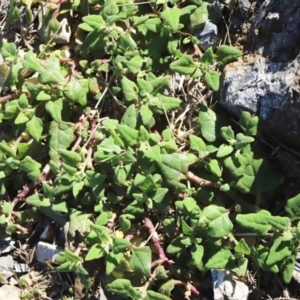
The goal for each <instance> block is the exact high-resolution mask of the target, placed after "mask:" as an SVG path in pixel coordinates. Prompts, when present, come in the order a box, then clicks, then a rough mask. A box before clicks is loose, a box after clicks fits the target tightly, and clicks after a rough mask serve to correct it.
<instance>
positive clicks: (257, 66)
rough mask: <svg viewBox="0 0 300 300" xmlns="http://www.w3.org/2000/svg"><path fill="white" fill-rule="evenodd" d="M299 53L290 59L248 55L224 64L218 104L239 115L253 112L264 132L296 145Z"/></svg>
mask: <svg viewBox="0 0 300 300" xmlns="http://www.w3.org/2000/svg"><path fill="white" fill-rule="evenodd" d="M299 78H300V55H299V56H298V57H297V58H296V59H295V60H294V61H292V62H291V63H280V62H279V63H276V62H270V61H267V60H266V59H265V58H264V57H263V56H259V55H256V56H250V57H248V58H247V61H245V60H239V61H238V62H235V63H232V64H230V65H228V66H226V67H225V69H224V76H223V84H222V89H221V92H220V102H219V103H220V104H221V105H222V106H224V107H225V108H226V109H228V110H229V111H230V112H232V113H233V114H235V115H236V116H239V115H240V113H241V112H242V111H249V112H250V113H251V114H253V115H257V116H259V117H260V119H261V120H262V121H263V122H264V129H265V132H267V133H270V134H272V135H274V137H275V138H276V139H278V140H280V141H281V142H283V143H284V144H286V145H289V146H291V147H293V148H295V149H298V150H299V149H300V144H299V137H300V90H299V89H298V87H297V81H298V80H299Z"/></svg>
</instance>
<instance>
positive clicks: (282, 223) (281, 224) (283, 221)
mask: <svg viewBox="0 0 300 300" xmlns="http://www.w3.org/2000/svg"><path fill="white" fill-rule="evenodd" d="M267 221H268V222H269V224H271V225H272V227H273V228H276V229H279V230H282V231H287V230H288V229H289V227H290V225H291V220H290V218H288V217H280V216H271V217H267Z"/></svg>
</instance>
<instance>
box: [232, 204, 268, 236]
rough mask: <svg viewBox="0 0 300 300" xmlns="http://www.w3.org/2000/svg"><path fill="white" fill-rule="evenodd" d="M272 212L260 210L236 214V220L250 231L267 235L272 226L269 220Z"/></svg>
mask: <svg viewBox="0 0 300 300" xmlns="http://www.w3.org/2000/svg"><path fill="white" fill-rule="evenodd" d="M269 216H271V214H270V213H269V212H268V211H266V210H260V211H259V212H257V213H251V214H245V215H243V214H238V215H237V216H236V222H237V223H238V224H239V225H240V226H241V227H243V228H245V229H247V230H248V231H250V232H255V233H257V234H258V235H265V234H266V233H267V232H268V231H269V230H270V229H271V226H270V225H269V222H268V220H267V217H269Z"/></svg>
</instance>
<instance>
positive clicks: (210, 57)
mask: <svg viewBox="0 0 300 300" xmlns="http://www.w3.org/2000/svg"><path fill="white" fill-rule="evenodd" d="M200 62H201V63H203V64H205V65H213V63H214V53H213V50H212V47H209V48H208V49H207V50H206V51H205V52H204V53H203V55H202V57H201V59H200Z"/></svg>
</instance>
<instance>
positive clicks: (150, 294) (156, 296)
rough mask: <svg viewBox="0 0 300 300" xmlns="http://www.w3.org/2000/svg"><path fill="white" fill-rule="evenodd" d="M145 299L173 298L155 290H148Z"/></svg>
mask: <svg viewBox="0 0 300 300" xmlns="http://www.w3.org/2000/svg"><path fill="white" fill-rule="evenodd" d="M145 300H171V298H169V297H167V296H164V295H162V294H160V293H157V292H154V291H147V295H146V298H145Z"/></svg>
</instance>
